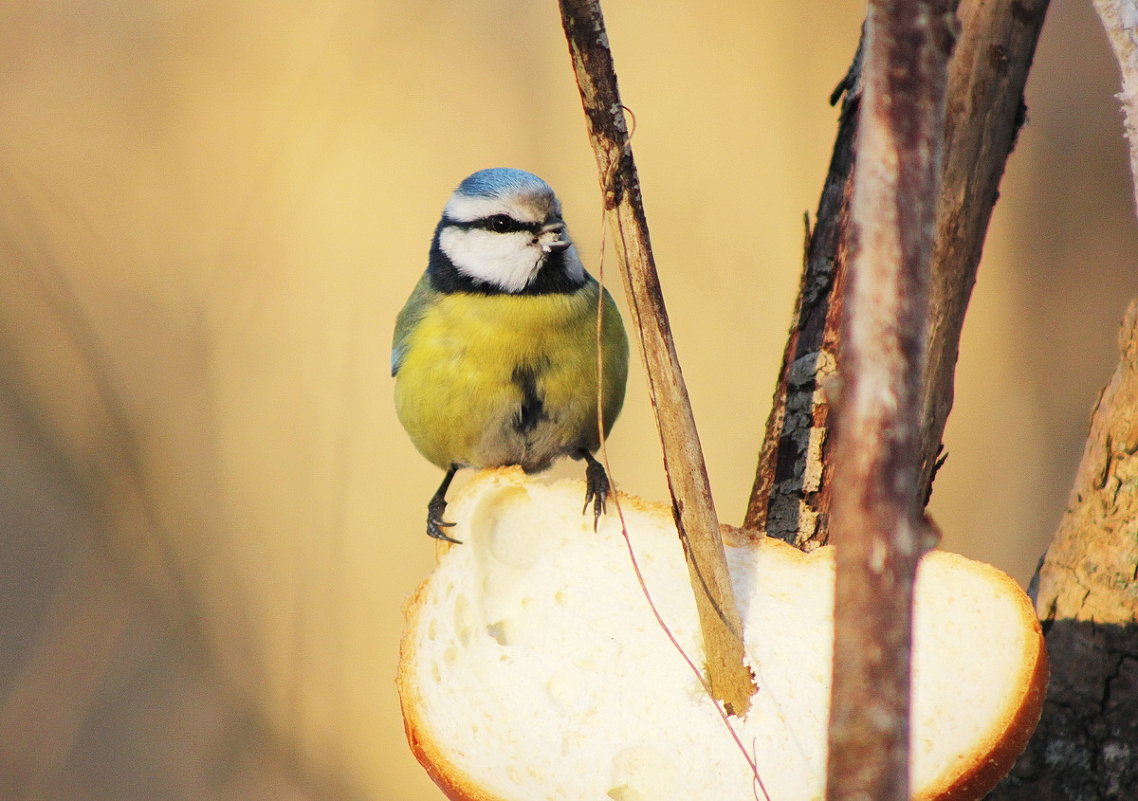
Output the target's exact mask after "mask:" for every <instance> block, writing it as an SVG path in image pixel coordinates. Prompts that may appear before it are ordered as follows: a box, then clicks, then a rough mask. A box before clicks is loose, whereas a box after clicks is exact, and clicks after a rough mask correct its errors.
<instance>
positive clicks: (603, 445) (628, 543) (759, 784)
mask: <svg viewBox="0 0 1138 801" xmlns="http://www.w3.org/2000/svg"><path fill="white" fill-rule="evenodd" d="M621 109H623V110H624V111H625V112H626V113H627V114H628V116H629V117H631V118H632V125H631V127H630V128H629V131H628V141H630V142H631V140H632V134H633V133H634V132H635V131H636V115H635V114H633V113H632V110H631V109H630V108H628V107H627V106H621ZM619 164H620V160H619V159H617V160H615V161H613V163H612V164H611V165H610V166H609V172H608V175H606V176H605V182H604V191H605V193H607V192H608V189H609V187H610V185H611V183H612V177H613V174H614V173H615V171H616V168H617V167H618V166H619ZM608 213H609V209H608V206H607V203H606V204H605V205H604V207H603V210H602V212H601V252H600V259H598V261H597V325H596V346H597V434H598V437H599V439H600V452H601V462H602V463H603V464H604V466H605V473H607V474H608V477H609V481H610V483H611V484H612V486H613V488H614V490H615V487H616V481H615V480H614V479H613V471H612V467H611V466H610V464H609V452H608V442H607V440H606V438H605V413H604V357H603V355H602V352H601V346H602V341H603V327H604V298H605V244H606V241H607V234H608V227H607V226H606V225H605V218H606V217H607V216H608ZM617 228H618V229H620V232H621V236H622V237H623V235H624V230H623V228H621V225H620V219H619V218H617ZM612 500H613V503H614V504H615V505H616V514H617V517H618V518H619V519H620V533H621V536H622V537H624V544H625V547H626V548H627V549H628V559H629V561H630V562H631V563H632V571H633V573H635V575H636V581H637V583H638V584H639V585H640V591H641V593H643V595H644V600H645V601H647V602H648V608H649V609H651V610H652V616H653V617H655V618H656V623H657V625H659V627H660V628H661V629H662V630H663V632H664V634H665V635H666V636H667V638H668V642H670V643H671V644H672V647H673V648H675V649H676V651H677V652H678V653H679V655H680V656H681V657H682V658H683V660H684V662H686V663H687V666H688V667H689V668H690V669H691V672H692V675H694V676H695V678H696V680H697V681H698V682H699V683H700V686H701V687H703V690H704V692H705V693H706V694H707V697H708V699H709V700H710V701H711V703H712V705H713V706H714V707H715V711H716V712H718V713H719V717H720V719H722V721H723V725H724V726H725V727H726V729H727V731H728V732H729V733H730V734H731V739H732V740H734V741H735V745H736V746H737V747H738V749H739V753H740V754H742V755H743V759H744V760H746V762H747V766H748V767H749V768H750V769H751V775H752V776H753V777H754V778H753V781H752V783H751V791H752V793H754V796H755V798H756V799H758V797H759V795H758V794H759V792H760V791H761V792H762V794H763V797H764V798H765V799H766V801H771V797H770V795H769V794H768V793H767V789H766V787H765V786H764V785H763V780H762V777H761V776H759V767H758V764H757V763H756V760H755V759H754V758H753V757H752V756H751V754H750V753H749V752H748V751H747V747H746V746H745V745H744V744H743V741H742V740H741V739H740V738H739V734H738V732H736V731H735V728H734V727H733V726H732V725H731V720H730V718H729V717H728V715H727V712H726V711H725V710H724V709H723V707H722V706H721V705H720V704H719V702H718V701H716V700H715V695H714V694H713V693H712V691H711V685H710V684H709V683H708V681H707V679H705V678H704V676H703V672H702V671H701V670H700V669H699V667H698V666H697V665H696V664H695V662H694V661H693V660H692V658H691V657H690V656H688V653H687V651H685V650H684V648H683V646H682V645H680V642H679V640H677V639H676V636H675V635H674V634H673V633H672V630H671V629H670V628H669V627H668V624H667V623H665V622H664V618H663V617H662V616H661V615H660V610H659V609H657V608H656V602H655V601H653V600H652V593H651V592H650V591H649V590H648V584H647V582H645V581H644V574H643V573H641V572H640V563H639V562H638V561H637V559H636V550H635V549H634V548H633V547H632V538H631V537H629V535H628V525H627V524H626V522H625V519H624V510H623V509H622V508H621V505H620V493H619V492H616V491H614V492H613V493H612ZM752 747H753V745H752Z"/></svg>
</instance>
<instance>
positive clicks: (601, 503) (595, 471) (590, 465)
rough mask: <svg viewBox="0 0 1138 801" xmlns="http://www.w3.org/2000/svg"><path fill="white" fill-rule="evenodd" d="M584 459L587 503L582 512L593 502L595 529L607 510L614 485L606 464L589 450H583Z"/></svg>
mask: <svg viewBox="0 0 1138 801" xmlns="http://www.w3.org/2000/svg"><path fill="white" fill-rule="evenodd" d="M581 458H582V459H584V460H585V463H586V464H585V505H584V506H582V507H581V514H584V513H585V510H586V509H588V508H589V502H590V501H592V503H593V531H596V530H597V525H598V524H599V523H600V519H601V513H602V512H605V511H606V508H605V507H606V505H607V502H608V497H609V492H610V491H611V490H612V485H611V484H610V483H609V477H608V473H606V472H605V466H604V465H603V464H601V463H600V462H598V461H597V460H596V459H594V458H593V455H592V454H591V453H589V452H588V451H582V456H581Z"/></svg>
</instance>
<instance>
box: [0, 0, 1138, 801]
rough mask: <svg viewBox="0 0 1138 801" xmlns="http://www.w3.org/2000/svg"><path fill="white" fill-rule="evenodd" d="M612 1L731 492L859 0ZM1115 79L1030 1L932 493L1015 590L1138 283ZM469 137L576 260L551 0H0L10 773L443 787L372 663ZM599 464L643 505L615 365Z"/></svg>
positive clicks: (854, 32) (46, 777)
mask: <svg viewBox="0 0 1138 801" xmlns="http://www.w3.org/2000/svg"><path fill="white" fill-rule="evenodd" d="M606 12H607V15H608V26H609V34H610V39H611V42H612V44H613V46H614V49H615V55H616V61H617V67H618V71H619V75H620V79H621V86H622V91H623V95H624V100H625V102H626V103H627V104H628V105H629V106H631V107H632V109H633V110H634V111H635V114H636V119H637V121H638V128H637V132H636V137H635V142H634V144H635V151H636V156H637V160H638V163H639V168H640V176H641V181H642V185H643V189H644V195H645V203H646V207H647V212H648V219H649V222H650V225H651V227H652V233H653V239H654V244H655V249H656V255H657V258H658V263H659V269H660V272H661V277H662V281H663V284H664V290H665V293H666V295H667V299H668V304H669V310H670V312H671V316H672V323H673V326H674V328H675V333H676V337H677V343H678V349H679V353H680V358H681V361H682V363H683V365H684V370H685V376H686V378H687V382H688V387H689V390H690V392H691V395H692V399H693V403H694V406H695V412H696V417H697V420H698V421H699V423H700V425H701V429H700V430H701V435H702V440H703V445H704V450H705V452H706V455H707V460H708V463H709V469H710V472H711V478H712V484H713V487H714V490H715V493H716V502H717V505H718V509H719V513H720V517H721V518H722V519H723V520H724V521H726V522H735V523H737V522H739V521H740V520H741V518H742V515H743V511H744V508H745V505H746V498H747V494H748V492H749V489H750V485H751V481H752V478H753V471H754V466H755V461H756V456H757V452H758V447H759V442H760V436H761V431H762V429H763V425H764V423H765V419H766V415H767V412H768V409H769V399H770V395H771V391H772V389H773V386H774V380H775V375H776V371H777V367H778V362H779V358H780V354H781V349H782V345H783V341H784V336H785V332H786V329H787V326H788V325H789V322H790V316H791V310H792V306H793V302H794V297H795V292H796V289H797V280H798V274H799V265H800V262H801V248H802V237H803V227H802V215H803V213H804V212H805V211H810V212H811V214H812V213H813V211H814V209H815V207H816V205H817V200H818V194H819V191H820V189H821V183H822V178H823V175H824V174H825V169H826V165H827V160H828V158H829V151H830V146H831V144H832V140H833V136H834V132H835V128H836V117H837V115H836V112H835V110H834V109H832V108H830V107H829V106H828V105H827V102H826V99H827V96H828V95H829V93H830V91H831V89H832V88H833V87H834V85H835V84H836V83H837V81H838V80H839V79H840V78H841V76H842V75H843V74H844V72H845V70H846V68H847V65H848V62H849V59H850V57H851V56H852V54H853V51H854V48H855V45H856V42H857V36H858V29H859V25H860V22H861V19H862V16H863V12H864V6H863V4H862V3H861V2H856V1H855V0H842V2H834V0H806V2H803V0H768V2H764V3H751V2H742V1H741V0H740V1H739V2H731V1H730V0H720V1H719V2H713V3H699V4H696V3H683V2H678V1H677V0H662V1H661V0H657V1H656V2H646V1H644V0H641V1H640V2H636V1H635V0H626V1H625V2H610V3H608V4H607V7H606ZM1117 90H1118V86H1117V77H1116V68H1115V66H1114V63H1113V61H1112V58H1111V55H1110V51H1109V48H1108V46H1107V43H1106V39H1105V36H1104V35H1103V34H1102V32H1101V31H1100V30H1099V26H1098V22H1097V18H1095V17H1094V15H1093V11H1092V10H1091V8H1090V4H1089V3H1073V2H1063V1H1062V0H1060V1H1059V2H1056V3H1054V4H1052V9H1051V12H1050V18H1049V20H1048V23H1047V25H1046V26H1045V28H1044V33H1043V38H1042V42H1041V44H1040V47H1039V51H1038V55H1037V59H1036V66H1035V69H1034V71H1033V73H1032V76H1031V80H1030V82H1029V84H1028V91H1027V103H1028V107H1029V120H1028V124H1027V126H1026V127H1025V128H1024V130H1023V132H1022V134H1021V137H1020V141H1019V146H1018V148H1017V150H1016V152H1015V153H1014V154H1013V156H1012V159H1011V162H1010V165H1009V168H1008V172H1007V175H1006V177H1005V180H1004V182H1003V185H1002V200H1001V202H1000V204H999V206H998V207H997V209H996V213H995V218H994V221H993V224H992V230H991V236H990V237H989V241H988V244H987V247H986V251H985V259H984V263H983V265H982V267H981V270H980V277H979V282H978V285H977V287H976V291H975V295H974V300H973V303H972V308H971V311H970V314H969V319H968V323H967V326H966V329H965V332H964V341H963V345H962V357H961V362H960V366H959V371H958V378H957V387H958V390H957V399H956V407H955V411H954V413H953V415H952V417H951V418H950V422H949V427H948V431H947V435H946V446H947V450H948V452H949V459H948V463H947V465H946V466H945V468H944V469H943V470H942V471H941V473H940V476H939V477H938V479H937V483H936V488H935V493H934V496H933V501H932V510H933V513H934V514H935V516H936V517H937V519H938V520H939V522H940V525H941V526H942V528H943V529H944V533H945V542H944V546H945V547H946V548H948V549H951V550H956V551H960V552H963V553H965V554H967V555H969V556H972V557H976V558H980V559H985V560H988V561H992V562H994V563H995V564H997V565H999V566H1000V567H1002V568H1004V569H1005V570H1007V571H1009V572H1010V573H1011V574H1012V575H1013V576H1015V578H1016V579H1018V580H1020V581H1021V582H1026V580H1027V579H1028V578H1029V577H1030V574H1031V572H1032V570H1033V568H1034V565H1035V562H1036V560H1037V559H1038V558H1039V556H1040V554H1041V552H1042V549H1043V548H1044V546H1045V543H1046V541H1047V539H1048V537H1049V536H1050V533H1051V531H1052V530H1053V528H1054V526H1055V524H1056V522H1057V520H1058V516H1059V514H1060V513H1061V511H1062V509H1063V506H1064V503H1065V500H1066V494H1067V488H1068V485H1069V481H1070V479H1071V476H1072V474H1073V470H1074V466H1075V463H1076V461H1077V459H1078V457H1079V454H1080V451H1081V447H1082V441H1083V437H1084V435H1085V429H1086V422H1087V419H1088V415H1089V412H1090V409H1091V407H1092V404H1093V403H1094V401H1095V398H1096V396H1097V393H1098V391H1099V389H1100V388H1101V386H1102V385H1103V384H1104V383H1105V382H1106V381H1107V379H1108V378H1109V376H1110V373H1111V370H1112V369H1113V365H1114V363H1115V359H1116V354H1115V332H1116V328H1117V324H1118V321H1119V319H1120V317H1121V314H1122V311H1123V309H1124V307H1125V304H1126V302H1127V300H1128V298H1130V297H1131V296H1133V295H1135V294H1138V270H1136V269H1135V267H1136V263H1135V262H1136V254H1138V233H1136V226H1135V218H1134V210H1133V200H1132V196H1131V189H1130V176H1129V174H1128V171H1127V167H1126V159H1125V149H1124V142H1123V139H1122V133H1121V125H1120V115H1119V113H1118V111H1117V107H1116V101H1115V100H1114V98H1113V94H1114V93H1115V92H1116V91H1117ZM488 166H515V167H521V168H524V169H528V170H531V171H533V172H536V173H538V174H539V175H541V176H542V177H544V178H545V179H546V180H548V181H549V182H550V183H551V184H552V185H553V186H554V187H555V188H556V190H557V191H558V193H559V194H560V196H561V198H562V201H563V204H564V207H565V212H566V214H567V217H568V220H569V221H570V224H571V227H572V231H573V234H574V236H575V238H576V239H577V241H578V243H579V245H580V249H581V252H582V254H583V256H584V258H585V259H586V262H587V263H588V264H589V266H590V268H591V269H593V270H594V271H595V270H596V266H597V263H598V258H599V249H600V231H601V214H600V207H599V190H598V183H597V179H596V176H595V168H594V162H593V156H592V153H591V151H590V149H589V146H588V143H587V140H586V136H585V132H584V124H583V119H582V115H581V110H580V105H579V101H578V97H577V90H576V86H575V84H574V82H573V78H572V73H571V70H570V67H569V62H568V56H567V51H566V46H565V43H564V40H563V37H562V33H561V29H560V23H559V19H558V16H557V10H556V4H555V3H553V2H552V1H550V2H545V3H537V2H528V1H527V2H522V1H521V0H514V1H513V2H509V1H507V0H496V1H491V0H487V1H486V2H480V3H461V2H445V1H440V2H433V3H423V2H419V1H418V0H416V2H407V1H405V2H399V1H398V0H371V1H370V2H358V0H331V1H330V2H326V3H318V4H312V3H301V2H295V0H273V2H268V1H267V0H250V1H248V2H243V3H225V2H216V0H195V2H188V0H165V1H164V2H154V1H153V0H147V2H142V1H141V0H115V2H105V1H104V0H89V1H88V2H63V3H59V2H43V1H42V0H23V2H14V3H5V4H2V5H0V359H2V370H0V471H2V479H0V798H3V799H25V798H26V799H32V798H35V799H42V798H52V799H58V800H59V801H67V800H68V799H93V800H98V799H116V800H117V801H132V800H133V799H201V798H232V799H238V798H240V799H246V798H250V799H256V798H274V799H290V798H296V799H307V798H313V799H316V798H327V799H333V798H335V799H389V798H412V799H427V800H428V801H430V800H432V799H438V798H440V797H441V796H440V795H439V793H438V792H437V790H435V788H434V786H433V785H432V784H431V783H430V781H429V780H428V779H427V778H426V776H425V774H424V773H423V772H422V771H421V770H420V769H419V767H418V766H417V765H416V764H415V763H414V760H413V759H412V757H411V755H410V752H409V751H408V749H407V747H406V744H405V742H404V739H403V732H402V726H401V723H400V718H399V712H398V703H397V699H396V697H395V692H394V686H393V681H392V679H393V676H394V672H395V663H396V657H397V639H398V635H399V630H400V627H401V623H402V615H401V605H402V604H403V602H404V600H405V599H406V598H407V597H408V595H409V593H411V591H412V590H413V588H414V587H415V586H416V585H417V584H418V582H419V581H420V580H421V579H422V578H423V577H424V576H425V575H426V574H427V573H428V572H429V571H430V569H431V567H432V565H433V563H434V561H435V548H434V546H433V545H432V543H431V542H430V541H429V540H428V538H427V537H425V536H424V535H423V533H422V528H423V517H424V506H425V503H426V501H427V498H428V497H429V495H430V494H431V493H432V492H433V491H434V489H435V487H436V485H437V483H438V481H439V478H440V475H439V471H437V470H436V469H435V468H434V467H432V466H431V465H429V464H428V463H426V461H425V460H423V459H422V458H421V457H420V456H419V455H418V454H417V453H416V452H415V451H414V449H413V448H412V446H411V445H410V443H409V442H408V440H407V439H406V437H405V436H404V434H403V431H402V430H401V429H400V427H399V424H398V422H397V421H396V419H395V415H394V412H393V410H392V405H391V390H392V382H391V379H390V377H389V375H388V354H389V347H390V334H391V329H392V324H393V320H394V316H395V314H396V312H397V311H398V309H399V308H400V306H401V305H402V303H403V302H404V300H405V299H406V297H407V295H408V293H409V292H410V289H411V287H412V286H413V284H414V283H415V281H416V279H417V278H418V276H419V273H420V272H421V270H422V269H423V268H424V266H425V258H426V251H427V245H428V242H429V239H430V236H431V233H432V229H433V227H434V225H435V222H436V221H437V218H438V215H439V212H440V211H441V209H442V206H443V204H444V203H445V201H446V199H447V197H448V195H449V193H450V192H451V190H452V189H453V188H454V186H455V185H456V184H457V183H458V181H459V180H461V179H462V178H463V177H464V176H465V175H467V174H468V173H470V172H472V171H474V170H476V169H479V168H482V167H488ZM608 279H609V280H608V282H609V284H610V285H613V288H614V292H615V293H616V294H617V295H618V296H619V295H620V294H621V293H620V291H619V286H616V285H618V284H619V281H618V279H617V278H616V273H615V270H614V269H613V267H612V261H611V259H610V261H609V273H608ZM610 456H611V458H612V460H613V466H614V472H615V475H616V480H617V481H618V483H619V484H620V486H621V487H622V488H623V489H625V490H627V491H631V492H635V493H639V494H643V495H646V496H648V497H651V498H657V499H663V498H664V493H665V484H664V480H663V476H662V472H661V463H660V455H659V448H658V444H657V441H656V435H655V429H654V425H653V423H652V421H651V418H650V413H649V409H648V404H647V401H646V396H645V391H644V379H643V375H642V371H640V370H634V373H633V377H632V380H631V386H630V393H629V397H628V401H627V403H626V406H625V412H624V415H623V417H622V419H621V421H620V422H619V424H618V425H617V426H616V429H615V432H614V436H613V437H612V439H611V440H610ZM578 468H579V465H569V466H565V467H561V468H558V469H557V470H555V471H554V475H576V474H577V473H578V472H579V470H578Z"/></svg>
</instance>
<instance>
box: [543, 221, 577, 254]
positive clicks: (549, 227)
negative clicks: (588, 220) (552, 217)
mask: <svg viewBox="0 0 1138 801" xmlns="http://www.w3.org/2000/svg"><path fill="white" fill-rule="evenodd" d="M564 235H565V223H563V222H561V221H558V222H551V223H546V224H545V225H544V226H542V229H541V233H539V234H538V235H537V242H538V244H539V245H540V246H541V252H542V253H556V252H558V251H561V250H565V248H567V247H569V246H570V245H571V244H573V243H572V242H570V241H569V240H568V239H566V238H565V236H564Z"/></svg>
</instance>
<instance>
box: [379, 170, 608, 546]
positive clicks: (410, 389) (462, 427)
mask: <svg viewBox="0 0 1138 801" xmlns="http://www.w3.org/2000/svg"><path fill="white" fill-rule="evenodd" d="M598 293H601V296H600V297H598ZM598 300H600V304H599V305H600V312H601V313H600V316H601V320H600V325H601V332H600V348H601V364H602V365H603V366H602V369H601V371H600V372H601V376H602V377H601V392H600V393H599V396H600V398H601V404H602V410H603V418H602V419H603V421H604V433H605V436H608V433H609V430H610V428H611V427H612V424H613V421H615V420H616V417H617V415H618V414H620V409H621V406H622V404H623V403H624V387H625V380H626V379H627V377H628V337H627V336H626V335H625V332H624V325H623V323H622V322H621V319H620V312H619V311H617V308H616V304H615V303H614V302H613V299H612V297H611V296H610V295H609V293H608V291H607V290H602V288H601V287H600V286H599V285H598V284H597V281H596V279H594V278H593V277H592V276H591V275H589V273H587V272H586V271H585V268H584V266H583V265H582V264H581V259H580V256H578V254H577V249H576V247H574V246H573V243H572V240H570V238H569V232H568V230H567V229H566V227H565V221H564V220H563V219H562V218H561V204H560V203H559V202H558V200H557V197H556V196H555V195H554V194H553V190H552V189H551V188H550V187H549V184H547V183H546V182H545V181H543V180H541V179H540V178H538V177H537V176H536V175H531V174H530V173H528V172H523V171H522V170H514V169H504V168H498V169H489V170H480V171H479V172H476V173H474V174H473V175H471V176H470V177H468V178H467V179H466V180H464V181H463V182H462V183H461V184H459V186H458V188H457V189H456V190H455V191H454V194H453V195H451V198H450V200H449V201H448V202H447V204H446V208H444V209H443V215H442V219H441V220H439V224H438V226H437V227H436V228H435V235H434V238H433V239H432V240H431V251H430V258H429V260H428V263H427V270H426V272H425V273H424V274H423V277H422V278H421V279H419V283H418V284H417V285H416V286H415V289H414V291H413V292H412V293H411V297H410V299H409V300H408V301H407V304H406V305H405V306H404V307H403V310H402V311H401V312H399V317H398V318H397V320H396V323H395V337H394V342H393V345H392V350H391V374H392V375H393V376H394V377H395V409H396V412H397V413H398V415H399V421H400V422H401V423H402V424H403V427H404V428H405V429H407V433H408V434H410V436H411V441H412V442H414V444H415V447H416V448H418V449H419V452H420V453H422V454H423V455H424V456H425V457H427V459H429V460H430V461H431V462H432V463H434V464H436V465H438V466H439V467H440V468H442V469H443V470H445V471H446V476H445V478H443V481H442V484H440V485H439V488H438V491H436V492H435V494H434V496H433V497H432V498H431V500H430V502H429V503H428V505H427V533H428V534H429V535H430V536H432V537H434V538H436V539H441V540H447V541H449V542H456V540H454V539H453V538H451V537H450V536H448V535H447V533H446V531H445V529H446V528H447V527H449V526H452V525H454V524H453V523H447V522H445V521H444V519H443V513H444V511H445V509H446V493H447V489H448V488H449V487H450V483H451V480H452V479H453V478H454V475H455V473H456V472H457V471H458V470H459V469H461V468H463V467H474V468H483V467H500V466H504V465H520V466H521V467H522V469H523V470H525V471H527V472H537V471H541V470H545V469H546V468H548V467H549V466H550V464H551V463H552V462H553V460H554V459H557V458H559V457H562V456H570V457H572V458H574V459H583V460H584V461H585V464H586V468H585V478H586V494H585V508H586V509H587V508H588V506H589V502H590V501H592V503H593V524H594V528H595V527H596V522H597V521H598V520H599V519H600V515H601V512H602V511H604V509H605V501H606V498H607V497H608V494H609V489H610V485H609V479H608V476H607V475H606V473H605V469H604V466H603V465H601V463H600V462H598V461H597V460H596V458H595V457H594V456H593V452H594V451H596V450H597V448H598V447H600V442H601V440H600V435H599V432H598V423H597V402H598V392H597V379H598V369H597V308H598ZM582 511H584V510H582Z"/></svg>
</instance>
